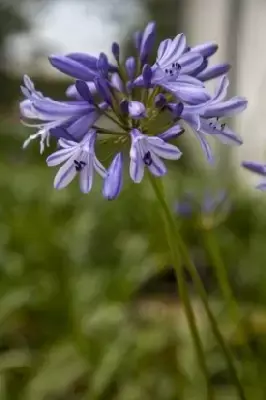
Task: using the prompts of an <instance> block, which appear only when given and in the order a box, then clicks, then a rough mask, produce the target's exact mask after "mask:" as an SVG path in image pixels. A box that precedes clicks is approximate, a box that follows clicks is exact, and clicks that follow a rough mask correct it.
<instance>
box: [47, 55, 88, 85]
mask: <svg viewBox="0 0 266 400" xmlns="http://www.w3.org/2000/svg"><path fill="white" fill-rule="evenodd" d="M49 61H50V63H51V64H52V66H53V67H55V68H57V69H58V70H59V71H61V72H63V73H64V74H66V75H69V76H72V77H73V78H76V79H81V80H83V81H92V80H93V79H94V77H95V71H94V70H92V69H90V68H88V67H87V66H85V65H84V64H82V63H80V62H78V61H76V60H73V59H71V58H69V57H66V56H56V55H52V56H50V57H49Z"/></svg>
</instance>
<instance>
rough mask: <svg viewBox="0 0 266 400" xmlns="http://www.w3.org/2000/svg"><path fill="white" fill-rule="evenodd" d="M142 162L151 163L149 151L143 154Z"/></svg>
mask: <svg viewBox="0 0 266 400" xmlns="http://www.w3.org/2000/svg"><path fill="white" fill-rule="evenodd" d="M143 162H144V164H146V165H151V164H152V158H151V153H150V152H149V151H148V152H147V153H146V154H145V155H144V157H143Z"/></svg>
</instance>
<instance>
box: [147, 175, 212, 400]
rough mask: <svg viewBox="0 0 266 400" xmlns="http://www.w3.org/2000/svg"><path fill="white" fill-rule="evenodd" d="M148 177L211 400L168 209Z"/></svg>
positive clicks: (210, 391) (207, 376)
mask: <svg viewBox="0 0 266 400" xmlns="http://www.w3.org/2000/svg"><path fill="white" fill-rule="evenodd" d="M149 178H150V182H151V185H152V187H153V190H154V192H155V194H156V197H157V200H158V202H159V204H160V206H161V210H162V211H163V217H164V221H165V228H166V233H167V237H168V244H169V248H170V251H171V257H172V262H173V264H174V268H175V272H176V278H177V283H178V292H179V295H180V299H181V301H182V303H183V306H184V311H185V314H186V318H187V321H188V325H189V329H190V332H191V336H192V339H193V343H194V346H195V350H196V353H197V357H198V362H199V366H200V368H201V370H202V372H203V374H204V376H205V379H206V386H207V398H208V400H212V399H214V395H213V390H212V387H211V383H210V379H209V373H208V368H207V365H206V360H205V354H204V349H203V346H202V343H201V339H200V335H199V331H198V328H197V324H196V319H195V315H194V311H193V308H192V305H191V302H190V298H189V293H188V289H187V286H186V282H185V278H184V271H183V268H182V262H181V260H180V257H179V253H178V251H177V248H176V241H175V232H174V230H173V224H172V218H171V214H170V211H169V209H168V207H167V204H166V202H165V200H164V196H163V194H162V191H161V189H160V187H159V185H158V182H156V180H155V179H154V178H153V177H152V176H151V175H149ZM169 216H170V217H169Z"/></svg>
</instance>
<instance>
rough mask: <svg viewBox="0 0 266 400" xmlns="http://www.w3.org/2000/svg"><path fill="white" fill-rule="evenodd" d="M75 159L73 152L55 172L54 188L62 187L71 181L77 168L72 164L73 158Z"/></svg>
mask: <svg viewBox="0 0 266 400" xmlns="http://www.w3.org/2000/svg"><path fill="white" fill-rule="evenodd" d="M75 159H76V154H74V155H73V156H72V157H71V158H70V159H69V160H68V161H67V162H66V163H65V164H64V165H62V167H61V168H60V169H59V171H58V172H57V174H56V176H55V179H54V187H55V189H58V190H60V189H63V188H65V187H66V186H67V185H68V184H69V183H70V182H72V181H73V179H74V178H75V176H76V175H77V170H76V167H75V164H74V160H75Z"/></svg>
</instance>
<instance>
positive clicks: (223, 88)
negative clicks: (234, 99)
mask: <svg viewBox="0 0 266 400" xmlns="http://www.w3.org/2000/svg"><path fill="white" fill-rule="evenodd" d="M228 86H229V79H228V77H227V76H226V75H225V76H223V77H222V78H221V79H220V82H219V85H218V87H217V89H216V91H215V94H214V97H213V98H212V103H214V102H216V101H222V100H223V99H224V98H225V97H226V95H227V89H228Z"/></svg>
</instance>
